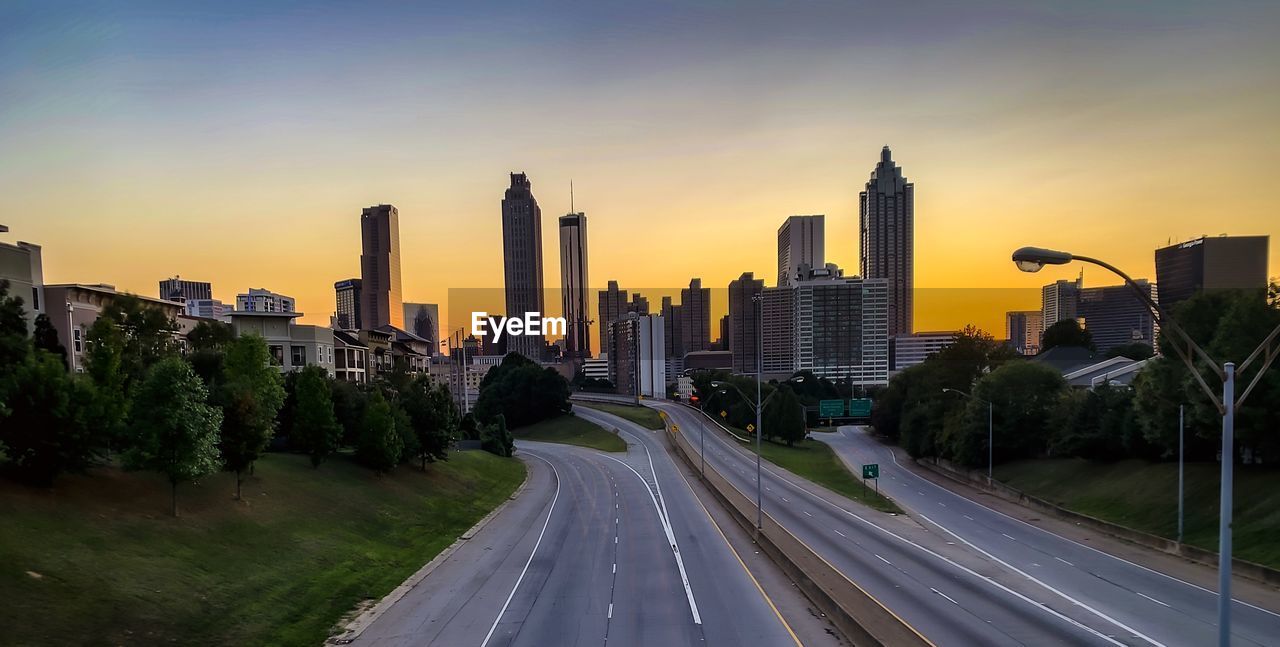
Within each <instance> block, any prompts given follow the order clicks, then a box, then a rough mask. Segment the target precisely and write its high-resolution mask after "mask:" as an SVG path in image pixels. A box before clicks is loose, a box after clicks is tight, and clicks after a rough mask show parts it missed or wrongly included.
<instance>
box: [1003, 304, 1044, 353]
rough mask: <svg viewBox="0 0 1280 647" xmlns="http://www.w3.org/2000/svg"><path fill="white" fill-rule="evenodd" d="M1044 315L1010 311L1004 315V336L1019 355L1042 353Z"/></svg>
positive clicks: (1034, 312)
mask: <svg viewBox="0 0 1280 647" xmlns="http://www.w3.org/2000/svg"><path fill="white" fill-rule="evenodd" d="M1043 330H1044V315H1043V314H1042V313H1041V312H1040V311H1039V310H1010V311H1008V312H1006V313H1004V334H1005V337H1007V338H1008V339H1009V344H1010V345H1011V346H1013V350H1015V351H1017V352H1018V354H1019V355H1035V354H1036V353H1039V352H1040V333H1041V332H1042V331H1043Z"/></svg>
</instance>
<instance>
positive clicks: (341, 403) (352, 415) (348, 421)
mask: <svg viewBox="0 0 1280 647" xmlns="http://www.w3.org/2000/svg"><path fill="white" fill-rule="evenodd" d="M329 390H330V397H331V398H332V399H333V412H334V414H335V415H336V416H337V418H338V424H339V425H341V426H342V436H341V438H340V439H339V441H338V444H339V445H347V446H353V445H355V444H356V443H357V439H358V438H359V437H360V430H361V428H362V425H363V424H364V405H365V399H366V395H365V392H364V390H362V389H361V387H360V386H359V385H357V384H355V383H352V382H344V381H342V380H333V381H332V382H330V383H329Z"/></svg>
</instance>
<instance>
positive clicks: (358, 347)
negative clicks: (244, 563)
mask: <svg viewBox="0 0 1280 647" xmlns="http://www.w3.org/2000/svg"><path fill="white" fill-rule="evenodd" d="M368 362H369V348H368V347H367V346H365V345H364V344H362V343H360V337H359V335H357V334H354V333H352V332H350V331H347V330H335V331H333V373H334V378H335V379H337V380H339V381H342V382H354V383H356V384H364V383H365V382H368V381H369V374H368V371H367V369H366V365H367V364H368Z"/></svg>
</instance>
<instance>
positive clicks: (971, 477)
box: [916, 459, 1280, 586]
mask: <svg viewBox="0 0 1280 647" xmlns="http://www.w3.org/2000/svg"><path fill="white" fill-rule="evenodd" d="M916 464H917V465H919V466H921V467H924V468H926V469H928V470H931V471H933V472H935V473H937V474H941V475H942V476H945V477H947V478H949V479H951V480H953V481H958V482H960V483H965V484H967V485H971V486H973V487H976V488H978V489H980V490H984V491H986V492H990V493H992V494H994V495H996V496H998V497H1000V498H1002V499H1004V500H1006V501H1012V502H1013V503H1017V504H1019V505H1021V506H1024V507H1027V508H1031V509H1032V510H1036V511H1038V512H1043V513H1045V514H1050V515H1053V516H1054V517H1057V518H1059V519H1063V520H1065V521H1071V522H1074V523H1077V524H1079V525H1081V526H1086V527H1088V528H1092V529H1094V530H1097V531H1098V532H1103V533H1106V534H1108V535H1111V536H1113V537H1116V538H1119V539H1123V540H1125V541H1128V542H1132V543H1135V544H1138V545H1139V546H1145V547H1147V548H1154V549H1155V550H1159V551H1162V552H1165V553H1169V554H1171V555H1177V556H1179V557H1183V558H1185V559H1188V560H1191V561H1193V562H1198V563H1200V564H1205V565H1208V566H1215V567H1216V566H1217V565H1218V553H1215V552H1213V551H1209V550H1205V549H1203V548H1197V547H1195V546H1190V545H1187V544H1179V543H1178V542H1176V541H1174V540H1172V539H1168V538H1165V537H1161V536H1159V535H1153V534H1151V533H1148V532H1143V531H1141V530H1134V529H1133V528H1129V527H1126V526H1122V525H1120V524H1116V523H1112V522H1110V521H1105V520H1103V519H1099V518H1097V517H1091V516H1089V515H1087V514H1081V513H1079V512H1075V511H1073V510H1068V509H1066V508H1064V507H1062V506H1060V505H1057V504H1055V503H1052V502H1050V501H1046V500H1044V499H1041V498H1039V497H1034V496H1031V495H1030V494H1027V493H1026V492H1023V491H1022V490H1018V489H1015V488H1012V487H1009V486H1008V485H1005V484H1004V483H1001V482H999V481H993V482H991V483H990V484H988V483H987V475H986V473H985V472H978V471H974V470H967V469H964V468H961V467H959V466H957V465H953V464H952V463H950V462H949V461H946V460H943V459H921V460H917V461H916ZM1231 572H1232V574H1233V575H1241V576H1244V577H1247V578H1249V579H1252V580H1257V581H1259V582H1262V583H1263V584H1269V585H1271V586H1280V570H1276V569H1274V568H1270V567H1268V566H1263V565H1261V564H1255V563H1253V562H1247V561H1244V560H1240V559H1233V560H1231Z"/></svg>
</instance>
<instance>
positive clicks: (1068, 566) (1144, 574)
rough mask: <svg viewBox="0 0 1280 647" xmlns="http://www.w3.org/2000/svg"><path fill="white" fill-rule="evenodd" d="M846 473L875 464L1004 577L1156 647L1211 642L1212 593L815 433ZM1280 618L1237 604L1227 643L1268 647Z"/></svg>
mask: <svg viewBox="0 0 1280 647" xmlns="http://www.w3.org/2000/svg"><path fill="white" fill-rule="evenodd" d="M814 438H817V439H819V440H821V441H823V442H826V443H827V444H829V445H831V446H832V447H833V448H834V449H835V450H836V452H837V454H839V455H840V457H841V458H842V459H843V460H844V461H845V462H846V464H848V465H850V466H859V465H862V464H865V463H878V464H879V465H880V489H881V491H882V492H884V493H885V494H886V495H888V496H889V497H891V498H892V499H893V500H894V501H896V502H897V503H898V505H899V506H901V507H902V508H903V509H905V510H907V511H908V512H909V513H910V514H911V515H912V516H913V517H916V518H918V519H921V520H922V521H923V522H924V523H925V524H926V525H931V526H932V527H934V528H935V529H936V530H937V531H938V532H940V533H943V534H945V535H947V536H949V537H950V538H951V539H952V540H953V541H955V542H957V543H960V544H962V545H965V546H967V547H969V548H970V549H971V550H973V551H975V552H977V553H978V554H981V555H983V556H986V557H987V558H988V559H990V560H992V561H993V562H995V563H997V564H999V565H1000V566H1001V567H1002V568H1004V569H1006V570H1007V571H1010V572H1013V573H1015V574H1018V575H1019V576H1021V577H1023V578H1024V579H1026V580H1027V581H1030V582H1034V583H1037V586H1039V587H1040V588H1042V589H1044V590H1046V591H1054V592H1058V593H1056V594H1055V595H1058V594H1060V595H1061V596H1063V597H1069V598H1071V599H1075V600H1078V601H1079V602H1080V604H1082V605H1088V606H1090V607H1092V608H1095V609H1097V610H1098V611H1099V612H1101V613H1105V614H1106V615H1107V616H1109V617H1111V618H1114V619H1115V621H1116V622H1117V623H1119V624H1124V625H1126V626H1128V627H1131V628H1132V629H1133V630H1134V631H1135V632H1137V633H1141V634H1142V635H1143V636H1145V640H1143V642H1145V643H1148V644H1163V645H1211V644H1215V643H1216V641H1217V594H1216V593H1214V592H1213V591H1209V590H1207V589H1204V588H1202V587H1199V586H1196V585H1194V584H1190V583H1187V582H1183V581H1182V580H1178V579H1175V578H1173V577H1169V576H1166V575H1162V574H1160V573H1158V572H1156V571H1153V570H1151V569H1148V568H1146V567H1143V566H1140V565H1138V564H1134V563H1132V562H1129V561H1126V560H1124V559H1120V558H1118V557H1113V556H1111V555H1109V554H1107V553H1104V552H1101V551H1099V550H1097V549H1094V548H1091V547H1089V546H1085V545H1083V544H1081V543H1078V542H1076V541H1073V540H1071V539H1067V538H1065V537H1061V536H1059V535H1056V534H1054V533H1052V532H1049V531H1047V530H1042V529H1040V528H1038V527H1035V526H1032V525H1029V524H1027V523H1024V522H1022V521H1020V520H1017V519H1014V518H1012V517H1009V516H1007V515H1005V514H1002V513H1000V512H997V511H996V510H993V509H991V508H988V507H986V506H984V505H981V504H979V503H976V502H974V501H973V500H971V499H968V498H966V497H963V496H960V495H959V494H956V493H954V492H952V491H951V490H948V489H945V488H943V487H941V486H939V485H936V484H934V483H933V482H931V481H929V480H927V479H925V478H923V477H921V476H919V475H917V474H915V473H914V472H912V471H911V470H910V469H907V468H906V467H904V466H902V465H900V464H899V463H898V459H897V458H896V457H895V455H894V453H893V452H892V451H891V449H890V448H889V447H887V446H885V445H883V444H882V443H880V442H878V441H876V440H875V439H873V438H871V437H870V436H869V435H867V434H866V433H865V431H864V430H863V428H861V427H841V428H840V430H839V432H838V433H830V434H827V433H823V434H814ZM1278 640H1280V616H1278V615H1276V614H1274V613H1271V612H1269V611H1265V610H1263V609H1260V608H1258V607H1255V606H1252V605H1249V604H1245V603H1243V602H1239V601H1236V602H1235V604H1234V607H1233V609H1232V644H1234V645H1275V644H1277V641H1278Z"/></svg>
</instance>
